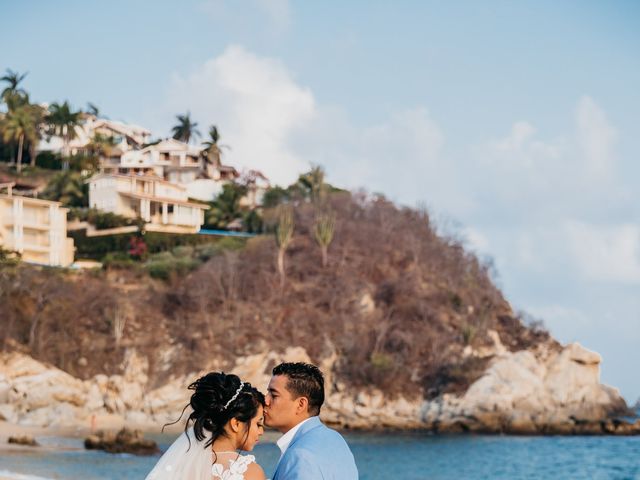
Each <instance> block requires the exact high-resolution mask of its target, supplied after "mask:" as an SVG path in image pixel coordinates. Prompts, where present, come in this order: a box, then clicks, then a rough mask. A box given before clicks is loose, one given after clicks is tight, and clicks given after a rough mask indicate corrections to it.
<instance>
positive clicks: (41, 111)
mask: <svg viewBox="0 0 640 480" xmlns="http://www.w3.org/2000/svg"><path fill="white" fill-rule="evenodd" d="M28 108H29V113H30V115H31V123H32V128H31V129H30V131H29V135H28V136H27V141H28V145H29V158H30V163H31V166H32V167H35V166H36V156H37V154H36V149H37V148H38V143H40V140H42V135H43V131H44V127H45V121H46V118H47V110H46V109H45V108H43V107H41V106H40V105H36V104H30V105H29V106H28Z"/></svg>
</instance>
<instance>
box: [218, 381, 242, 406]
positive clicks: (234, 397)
mask: <svg viewBox="0 0 640 480" xmlns="http://www.w3.org/2000/svg"><path fill="white" fill-rule="evenodd" d="M245 385H246V383H244V382H240V386H239V387H238V390H236V393H234V394H233V397H231V398H230V399H229V401H228V402H227V403H225V404H224V407H223V408H222V409H223V410H226V409H227V407H228V406H229V405H231V402H233V401H234V400H235V399H236V398H238V395H240V392H241V391H242V389H243V388H244V386H245Z"/></svg>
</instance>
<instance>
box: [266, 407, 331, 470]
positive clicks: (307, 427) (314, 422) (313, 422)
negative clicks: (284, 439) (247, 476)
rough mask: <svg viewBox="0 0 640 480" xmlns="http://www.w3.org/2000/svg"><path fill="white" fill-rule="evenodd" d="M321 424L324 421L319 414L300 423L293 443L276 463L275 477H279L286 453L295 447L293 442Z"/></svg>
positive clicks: (292, 441)
mask: <svg viewBox="0 0 640 480" xmlns="http://www.w3.org/2000/svg"><path fill="white" fill-rule="evenodd" d="M321 425H322V422H321V421H320V417H318V416H316V417H311V418H309V420H307V421H306V422H304V424H303V425H300V428H299V429H298V431H297V432H296V434H295V435H294V436H293V438H292V439H291V443H289V446H288V447H287V449H286V450H285V452H284V454H283V455H282V456H280V459H279V460H278V463H277V465H276V469H275V471H274V472H273V478H274V479H276V478H278V468H279V467H280V464H281V463H282V460H283V459H284V457H285V455H286V454H287V453H288V452H289V450H290V449H291V447H293V444H294V443H296V442H297V441H298V440H299V439H300V438H301V437H302V436H303V435H305V434H306V433H308V432H310V431H311V430H313V429H315V428H318V427H320V426H321Z"/></svg>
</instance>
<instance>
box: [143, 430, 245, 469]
mask: <svg viewBox="0 0 640 480" xmlns="http://www.w3.org/2000/svg"><path fill="white" fill-rule="evenodd" d="M187 436H188V437H189V438H187ZM206 441H207V439H205V440H204V441H202V442H198V441H197V440H196V438H195V435H194V434H193V429H189V430H188V431H187V435H184V434H181V435H180V436H179V437H178V438H177V439H176V441H175V442H173V444H172V445H171V447H169V449H168V450H167V451H166V452H165V454H164V455H163V456H162V458H160V460H159V461H158V463H156V465H155V467H153V470H151V472H149V474H148V475H147V477H146V480H244V474H245V472H246V471H247V469H248V468H249V465H251V464H252V463H254V462H255V461H256V458H255V457H254V456H253V455H240V454H238V453H237V452H224V453H218V454H217V455H216V457H215V463H213V462H214V456H213V452H212V451H211V448H204V445H205V444H206Z"/></svg>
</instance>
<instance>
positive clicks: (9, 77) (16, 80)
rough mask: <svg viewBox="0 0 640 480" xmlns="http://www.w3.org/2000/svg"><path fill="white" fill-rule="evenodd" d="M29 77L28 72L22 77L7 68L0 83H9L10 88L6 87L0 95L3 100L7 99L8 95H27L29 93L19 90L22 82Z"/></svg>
mask: <svg viewBox="0 0 640 480" xmlns="http://www.w3.org/2000/svg"><path fill="white" fill-rule="evenodd" d="M27 75H28V72H27V73H23V74H22V75H20V74H19V73H18V72H14V71H12V70H10V69H8V68H7V70H6V73H5V75H4V76H3V77H2V78H0V82H7V83H8V84H9V86H8V87H5V89H4V90H3V91H2V94H1V95H0V96H1V97H2V99H5V97H6V96H7V95H9V94H12V93H20V94H26V93H27V92H25V91H24V89H22V88H18V85H20V82H22V81H23V80H24V79H25V77H26V76H27Z"/></svg>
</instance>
